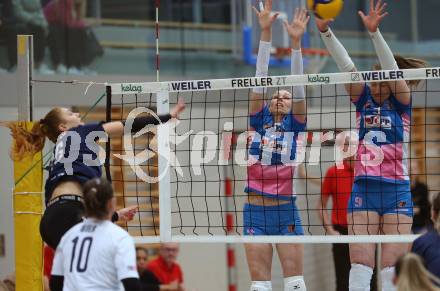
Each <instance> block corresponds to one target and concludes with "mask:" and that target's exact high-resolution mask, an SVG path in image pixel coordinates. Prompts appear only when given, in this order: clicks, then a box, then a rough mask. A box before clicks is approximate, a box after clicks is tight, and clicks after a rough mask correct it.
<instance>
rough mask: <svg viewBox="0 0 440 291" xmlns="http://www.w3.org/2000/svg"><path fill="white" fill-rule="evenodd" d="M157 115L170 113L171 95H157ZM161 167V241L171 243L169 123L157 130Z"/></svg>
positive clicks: (161, 93)
mask: <svg viewBox="0 0 440 291" xmlns="http://www.w3.org/2000/svg"><path fill="white" fill-rule="evenodd" d="M156 101H157V114H158V115H161V114H167V113H168V112H169V111H170V102H169V93H168V92H160V93H157V94H156ZM157 137H158V138H157V140H158V141H157V144H158V155H159V159H158V165H159V173H158V177H159V218H160V226H159V229H160V241H162V242H167V241H171V184H170V183H171V182H170V181H171V180H170V128H169V125H168V124H167V123H165V124H161V125H159V126H158V128H157Z"/></svg>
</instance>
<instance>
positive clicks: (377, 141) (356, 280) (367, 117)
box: [316, 0, 426, 291]
mask: <svg viewBox="0 0 440 291" xmlns="http://www.w3.org/2000/svg"><path fill="white" fill-rule="evenodd" d="M385 8H386V4H385V3H382V1H381V0H379V1H377V2H376V3H375V1H374V0H371V1H370V11H369V13H368V14H367V15H365V14H364V13H363V12H362V11H359V15H360V17H361V18H362V21H363V23H364V25H365V27H366V28H367V30H368V33H369V35H370V38H371V40H372V42H373V44H374V48H375V50H376V53H377V56H378V58H379V62H380V66H378V65H376V66H375V68H374V69H376V70H377V69H381V68H382V69H384V70H399V68H400V69H409V68H418V67H424V66H426V64H425V62H423V61H421V60H417V59H405V58H402V57H398V56H393V53H392V52H391V50H390V48H389V47H388V45H387V43H386V42H385V40H384V38H383V36H382V35H381V33H380V31H379V24H380V22H381V21H382V19H383V18H384V17H386V15H387V14H388V13H387V12H385ZM330 21H331V20H321V19H318V18H316V24H317V26H318V29H319V31H320V32H321V37H322V40H323V41H324V44H325V45H326V47H327V49H328V51H329V52H330V54H331V56H332V57H333V59H334V60H335V62H336V64H337V65H338V67H339V69H340V70H341V71H343V72H355V71H356V67H355V65H354V63H353V61H352V60H351V59H350V56H349V55H348V53H347V51H346V50H345V48H344V47H343V46H342V44H341V43H340V42H339V41H338V40H337V38H336V36H335V35H334V34H333V32H332V31H331V29H330V28H329V27H328V24H329V23H330ZM390 76H391V74H390ZM394 76H397V74H396V73H394ZM417 83H418V82H417V81H412V82H408V83H407V82H406V81H405V80H402V79H400V80H399V79H396V80H395V81H391V82H372V83H371V84H366V83H365V84H360V83H354V84H348V85H346V89H347V92H348V93H349V95H350V97H351V101H352V103H353V104H354V105H355V106H356V119H357V122H356V123H357V127H358V130H359V147H358V151H357V156H356V161H355V170H354V184H353V189H352V193H351V197H350V201H349V206H348V217H347V218H348V229H349V234H357V235H372V234H380V233H382V234H390V235H391V234H409V233H410V232H411V224H412V216H413V211H412V200H411V192H410V183H409V176H408V165H407V156H408V143H409V131H410V122H411V90H410V86H412V85H416V84H417ZM378 152H382V154H383V160H382V162H381V163H380V164H377V163H376V162H375V161H373V162H370V161H368V160H366V159H367V158H366V157H370V159H371V158H372V157H377V153H378ZM375 247H376V246H375V244H364V243H357V244H350V260H351V269H350V276H349V290H350V291H366V290H370V280H371V276H372V274H373V268H374V264H375V255H374V254H375ZM407 250H408V245H406V244H395V243H394V244H392V243H387V244H383V245H382V258H381V266H379V267H380V268H381V270H382V271H381V278H382V290H383V291H392V290H395V288H394V286H393V283H392V279H393V276H394V264H395V263H396V260H397V258H399V257H400V256H401V255H402V254H404V253H405V252H407Z"/></svg>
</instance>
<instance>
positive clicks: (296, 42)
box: [291, 38, 301, 50]
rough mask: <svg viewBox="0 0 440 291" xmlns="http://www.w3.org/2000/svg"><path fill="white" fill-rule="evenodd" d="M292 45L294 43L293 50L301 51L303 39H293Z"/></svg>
mask: <svg viewBox="0 0 440 291" xmlns="http://www.w3.org/2000/svg"><path fill="white" fill-rule="evenodd" d="M291 43H292V49H294V50H300V49H301V39H300V38H298V39H296V38H292V39H291Z"/></svg>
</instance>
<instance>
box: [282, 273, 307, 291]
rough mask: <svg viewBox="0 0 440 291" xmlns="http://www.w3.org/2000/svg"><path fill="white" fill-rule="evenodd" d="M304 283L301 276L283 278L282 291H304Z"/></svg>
mask: <svg viewBox="0 0 440 291" xmlns="http://www.w3.org/2000/svg"><path fill="white" fill-rule="evenodd" d="M306 290H307V289H306V282H304V277H303V276H293V277H287V278H284V291H306Z"/></svg>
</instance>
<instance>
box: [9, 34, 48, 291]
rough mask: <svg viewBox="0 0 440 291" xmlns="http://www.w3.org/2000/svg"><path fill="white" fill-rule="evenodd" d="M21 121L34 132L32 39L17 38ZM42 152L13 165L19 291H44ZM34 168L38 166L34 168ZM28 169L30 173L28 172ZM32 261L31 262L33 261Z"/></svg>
mask: <svg viewBox="0 0 440 291" xmlns="http://www.w3.org/2000/svg"><path fill="white" fill-rule="evenodd" d="M16 77H17V94H18V96H17V97H18V106H17V107H18V108H17V109H18V119H19V120H20V121H24V122H19V123H20V125H21V126H22V127H24V128H25V129H26V130H27V131H31V130H32V128H33V123H32V121H33V119H34V110H33V109H34V108H33V107H34V102H33V95H32V83H31V81H32V79H33V36H32V35H18V36H17V74H16ZM41 161H42V154H41V151H40V152H38V153H35V154H34V155H33V156H31V155H27V156H25V157H24V158H23V159H21V160H19V161H14V184H15V186H14V190H13V199H12V202H13V214H14V238H15V239H14V248H15V270H16V271H15V274H16V290H35V291H40V290H43V285H42V282H43V272H42V268H43V253H42V252H43V242H42V240H41V237H40V234H39V230H38V225H39V222H40V220H41V215H42V212H43V201H42V196H43V195H42V192H41V191H42V189H43V169H42V168H43V164H42V162H41ZM32 165H36V167H33V166H32ZM29 168H30V169H31V170H29ZM30 258H31V259H30Z"/></svg>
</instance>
